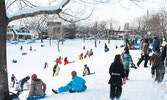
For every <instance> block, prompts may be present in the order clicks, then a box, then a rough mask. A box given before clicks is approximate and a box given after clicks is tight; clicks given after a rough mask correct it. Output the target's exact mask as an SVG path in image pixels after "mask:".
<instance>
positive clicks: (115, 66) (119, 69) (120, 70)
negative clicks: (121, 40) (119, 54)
mask: <svg viewBox="0 0 167 100" xmlns="http://www.w3.org/2000/svg"><path fill="white" fill-rule="evenodd" d="M113 73H114V74H115V73H116V74H120V75H113ZM109 74H110V80H109V82H108V84H112V85H122V78H124V77H125V72H124V67H123V64H122V63H120V62H113V63H112V64H111V66H110V69H109Z"/></svg>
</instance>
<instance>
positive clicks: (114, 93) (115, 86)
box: [108, 54, 126, 100]
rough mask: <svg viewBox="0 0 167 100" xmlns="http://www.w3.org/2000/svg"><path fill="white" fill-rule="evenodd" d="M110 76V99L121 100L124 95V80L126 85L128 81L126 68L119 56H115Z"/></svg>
mask: <svg viewBox="0 0 167 100" xmlns="http://www.w3.org/2000/svg"><path fill="white" fill-rule="evenodd" d="M109 74H110V80H109V82H108V84H110V99H111V100H114V98H116V99H117V100H119V98H120V97H121V93H122V78H123V80H124V82H123V83H124V84H125V81H126V78H125V73H124V66H123V64H122V61H121V56H120V55H119V54H118V55H116V56H115V59H114V62H113V63H112V64H111V65H110V69H109Z"/></svg>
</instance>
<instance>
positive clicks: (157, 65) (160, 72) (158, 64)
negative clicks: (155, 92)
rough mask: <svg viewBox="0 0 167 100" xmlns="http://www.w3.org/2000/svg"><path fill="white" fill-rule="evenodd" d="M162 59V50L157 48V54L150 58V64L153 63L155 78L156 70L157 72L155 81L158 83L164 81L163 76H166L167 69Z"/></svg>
mask: <svg viewBox="0 0 167 100" xmlns="http://www.w3.org/2000/svg"><path fill="white" fill-rule="evenodd" d="M161 57H162V56H161V53H160V48H159V47H156V48H155V52H154V53H153V55H152V56H151V58H150V62H152V67H151V74H152V76H153V77H154V75H155V70H156V78H155V81H158V83H159V82H161V81H162V80H163V76H164V74H165V68H164V65H163V63H162V59H161ZM150 64H151V63H150Z"/></svg>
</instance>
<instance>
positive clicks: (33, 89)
mask: <svg viewBox="0 0 167 100" xmlns="http://www.w3.org/2000/svg"><path fill="white" fill-rule="evenodd" d="M45 91H46V84H45V83H44V82H43V81H42V80H41V79H35V80H32V81H31V85H30V91H29V95H28V97H33V96H41V95H42V94H43V93H45Z"/></svg>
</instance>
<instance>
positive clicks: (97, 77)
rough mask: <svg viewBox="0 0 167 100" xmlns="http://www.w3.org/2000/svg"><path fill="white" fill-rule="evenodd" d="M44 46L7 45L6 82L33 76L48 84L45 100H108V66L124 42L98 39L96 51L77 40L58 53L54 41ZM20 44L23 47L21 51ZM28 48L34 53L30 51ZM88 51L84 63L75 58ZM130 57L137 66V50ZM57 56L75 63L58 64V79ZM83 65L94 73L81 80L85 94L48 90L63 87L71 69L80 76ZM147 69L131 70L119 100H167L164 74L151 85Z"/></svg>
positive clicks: (89, 42)
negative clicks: (45, 66) (55, 92)
mask: <svg viewBox="0 0 167 100" xmlns="http://www.w3.org/2000/svg"><path fill="white" fill-rule="evenodd" d="M104 43H107V45H108V47H109V48H110V51H109V52H106V53H105V52H104ZM43 44H44V45H45V47H41V43H40V41H37V42H36V43H33V44H26V43H21V44H7V61H8V62H7V64H8V79H9V83H10V77H11V75H12V74H15V76H16V78H17V79H18V80H20V79H22V78H24V77H26V76H31V75H32V74H33V73H36V74H37V76H38V78H40V79H42V80H43V81H44V82H45V83H46V84H47V90H46V94H47V98H45V99H44V100H109V91H110V89H109V88H110V86H109V84H108V80H109V78H110V75H109V67H110V64H111V63H112V62H113V59H114V57H115V55H116V54H120V53H121V52H122V51H123V48H120V45H122V44H123V41H121V40H112V41H111V42H110V44H108V41H107V40H101V42H100V44H99V42H97V47H96V48H95V46H94V40H86V41H85V42H83V40H77V39H76V40H66V41H65V42H64V44H63V45H62V44H60V52H58V51H57V42H56V41H52V44H51V46H50V45H49V41H44V43H43ZM21 45H22V46H23V51H21V50H20V46H21ZM116 45H118V47H119V48H118V49H115V46H116ZM30 46H32V49H33V50H34V49H35V51H30V50H29V48H30ZM83 46H85V50H83ZM90 49H92V50H93V53H94V55H93V56H91V57H90V58H86V59H83V60H79V59H78V55H79V54H80V53H82V52H83V53H84V54H85V52H86V51H87V50H90ZM23 52H27V55H22V53H23ZM130 54H131V55H132V58H133V61H134V63H135V64H136V63H137V61H138V58H139V57H140V50H130ZM59 56H61V57H63V58H65V57H68V60H69V61H75V63H71V64H68V65H64V64H61V65H59V67H60V69H61V70H60V73H59V75H58V76H55V77H53V76H52V73H53V72H52V69H53V66H54V64H55V62H54V61H55V60H56V58H58V57H59ZM13 59H16V60H17V63H12V60H13ZM45 62H47V63H48V65H49V68H46V69H44V63H45ZM84 64H87V65H88V67H89V68H90V71H91V72H96V73H95V74H94V75H89V76H85V77H83V78H84V79H85V80H86V85H87V87H88V88H87V90H86V91H85V92H82V93H68V92H66V93H60V94H54V93H53V92H52V91H51V89H57V88H59V87H60V86H64V85H66V84H67V83H68V82H69V81H70V80H71V71H73V70H76V71H77V74H78V76H81V77H82V72H83V69H84ZM148 66H149V67H148V68H144V67H143V63H142V64H141V65H140V67H139V68H138V69H133V68H131V69H130V74H129V78H130V80H128V81H127V83H126V84H125V85H123V91H122V96H121V100H167V81H166V75H165V80H163V82H162V83H160V84H158V83H154V79H153V78H152V77H151V74H150V72H151V69H150V68H151V66H150V65H148ZM29 82H30V81H29ZM10 91H14V89H13V88H10ZM14 92H16V91H14ZM28 92H29V91H24V92H23V93H22V94H21V95H20V100H26V97H27V96H28Z"/></svg>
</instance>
